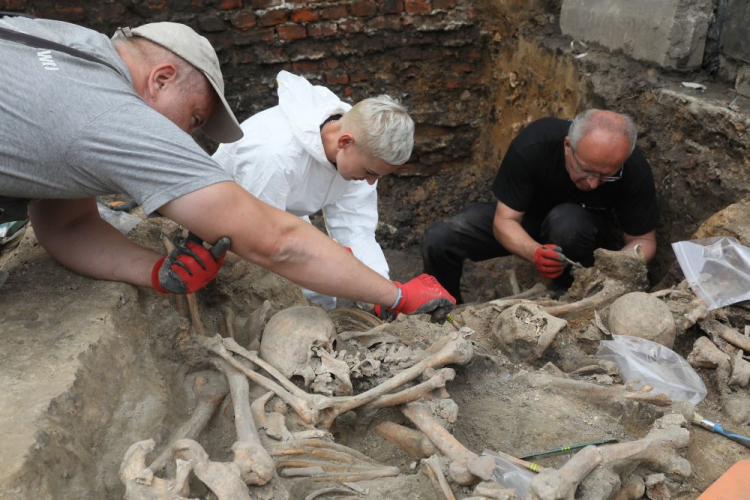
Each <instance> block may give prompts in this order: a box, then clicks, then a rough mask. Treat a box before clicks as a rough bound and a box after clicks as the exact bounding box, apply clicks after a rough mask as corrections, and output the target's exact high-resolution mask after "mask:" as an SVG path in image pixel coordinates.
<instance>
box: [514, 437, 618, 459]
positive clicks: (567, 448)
mask: <svg viewBox="0 0 750 500" xmlns="http://www.w3.org/2000/svg"><path fill="white" fill-rule="evenodd" d="M616 442H617V440H616V439H606V440H604V441H591V442H590V443H582V444H574V445H570V446H561V447H559V448H555V449H554V450H547V451H540V452H539V453H531V454H530V455H526V456H525V457H519V458H520V459H521V460H526V459H528V458H531V457H538V456H540V455H551V454H553V453H562V452H564V451H572V450H580V449H581V448H585V447H587V446H590V445H599V444H608V443H616Z"/></svg>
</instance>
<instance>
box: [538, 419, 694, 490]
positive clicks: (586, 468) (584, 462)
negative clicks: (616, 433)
mask: <svg viewBox="0 0 750 500" xmlns="http://www.w3.org/2000/svg"><path fill="white" fill-rule="evenodd" d="M685 425H687V423H686V422H685V419H684V417H682V416H681V415H679V414H670V415H666V416H664V417H662V418H660V419H659V420H657V421H656V422H655V423H654V425H653V427H652V429H651V431H649V433H648V434H647V435H646V437H645V438H643V439H639V440H637V441H632V442H629V443H620V444H612V445H607V446H600V447H595V446H587V447H586V448H584V449H583V450H581V451H580V452H578V453H577V454H576V455H574V456H573V458H571V459H570V460H568V462H566V463H565V465H563V466H562V467H561V468H560V469H559V470H554V469H548V470H545V471H542V472H541V473H540V474H539V475H538V476H537V477H535V478H534V479H533V480H532V482H531V485H530V489H529V492H530V494H531V497H530V498H531V499H532V500H573V497H574V495H575V491H576V489H577V488H578V485H579V484H580V482H581V481H583V479H584V478H585V477H586V476H587V475H588V474H589V473H590V472H591V471H592V470H594V468H595V467H597V466H599V465H600V464H601V465H605V466H608V467H612V468H615V467H616V468H617V469H634V468H635V467H637V466H638V465H640V464H645V465H648V466H650V467H654V468H656V469H658V470H660V471H663V472H665V473H667V474H671V475H680V476H682V477H688V476H689V475H690V473H691V467H690V462H688V461H687V460H685V459H684V458H682V457H680V456H679V455H678V454H677V451H676V450H677V449H679V448H685V447H687V445H688V443H689V441H690V432H689V431H688V430H687V429H685V428H684V426H685Z"/></svg>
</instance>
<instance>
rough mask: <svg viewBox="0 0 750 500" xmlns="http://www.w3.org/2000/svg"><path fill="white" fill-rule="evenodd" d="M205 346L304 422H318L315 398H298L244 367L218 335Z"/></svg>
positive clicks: (206, 342)
mask: <svg viewBox="0 0 750 500" xmlns="http://www.w3.org/2000/svg"><path fill="white" fill-rule="evenodd" d="M203 345H204V347H206V348H207V349H208V350H209V351H211V352H213V353H214V354H216V355H217V356H219V357H220V358H222V359H223V360H224V361H226V362H227V363H229V364H230V365H232V367H233V368H234V369H236V370H238V371H239V372H241V373H242V374H244V375H245V376H246V377H247V378H249V379H250V380H252V381H253V382H255V383H256V384H258V385H259V386H261V387H263V388H264V389H266V390H268V391H273V393H274V394H276V395H277V396H278V397H279V398H281V399H282V400H283V401H284V402H285V403H286V404H288V405H289V406H291V407H292V409H293V410H294V411H295V412H297V414H298V415H299V416H300V418H301V419H302V421H303V422H305V423H307V424H312V423H315V422H317V421H318V418H319V415H318V412H317V411H316V410H314V409H313V408H312V407H311V402H312V399H313V396H310V395H309V394H307V393H305V394H306V395H307V397H299V396H296V395H294V394H292V393H290V392H289V391H287V390H286V389H284V388H283V387H281V386H280V385H279V384H277V383H276V382H274V381H273V380H270V379H268V378H266V377H264V376H263V375H261V374H260V373H257V372H255V371H253V370H251V369H250V368H248V367H247V366H245V365H243V364H242V363H240V362H239V361H237V360H236V359H235V358H234V356H232V354H231V353H230V352H229V351H228V350H227V349H226V347H225V346H224V343H223V342H222V338H221V337H220V336H218V335H217V336H216V337H214V338H211V339H206V341H205V342H204V344H203ZM303 392H304V391H303Z"/></svg>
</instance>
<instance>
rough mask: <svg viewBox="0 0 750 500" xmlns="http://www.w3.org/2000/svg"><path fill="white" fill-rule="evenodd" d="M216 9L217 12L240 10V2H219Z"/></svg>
mask: <svg viewBox="0 0 750 500" xmlns="http://www.w3.org/2000/svg"><path fill="white" fill-rule="evenodd" d="M216 8H217V9H219V10H233V9H241V8H242V0H220V1H219V4H218V5H217V6H216Z"/></svg>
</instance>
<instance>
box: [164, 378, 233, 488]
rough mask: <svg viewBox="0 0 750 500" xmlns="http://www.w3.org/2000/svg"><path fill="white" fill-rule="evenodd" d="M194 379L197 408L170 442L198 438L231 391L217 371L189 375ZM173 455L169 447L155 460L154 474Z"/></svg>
mask: <svg viewBox="0 0 750 500" xmlns="http://www.w3.org/2000/svg"><path fill="white" fill-rule="evenodd" d="M188 378H192V379H193V392H194V394H195V410H194V411H193V414H192V415H191V416H190V420H188V421H187V422H185V423H184V424H183V425H182V427H180V428H179V429H177V431H175V433H174V434H173V435H172V438H171V439H170V442H171V443H173V442H175V441H177V440H180V439H196V438H197V437H198V436H199V435H200V433H201V432H203V429H205V428H206V425H208V422H209V420H211V417H212V416H213V414H214V412H215V411H216V408H217V407H218V406H219V405H220V404H221V402H222V401H223V400H224V398H225V397H226V395H227V393H228V392H229V387H228V386H227V384H226V382H225V380H224V378H223V377H222V376H221V375H220V374H218V373H217V372H214V371H210V370H206V371H202V372H196V373H194V374H190V375H188ZM171 455H172V450H171V447H169V446H168V447H167V448H166V449H165V450H164V451H163V452H162V454H161V455H159V457H158V458H157V459H156V460H154V461H153V462H152V463H151V465H150V466H149V469H151V472H153V473H154V474H157V473H158V472H159V471H161V470H162V469H163V468H164V467H165V466H166V464H167V462H168V461H169V459H170V458H171Z"/></svg>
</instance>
